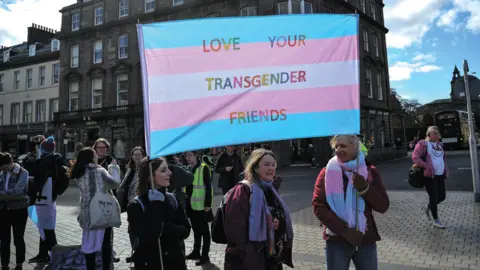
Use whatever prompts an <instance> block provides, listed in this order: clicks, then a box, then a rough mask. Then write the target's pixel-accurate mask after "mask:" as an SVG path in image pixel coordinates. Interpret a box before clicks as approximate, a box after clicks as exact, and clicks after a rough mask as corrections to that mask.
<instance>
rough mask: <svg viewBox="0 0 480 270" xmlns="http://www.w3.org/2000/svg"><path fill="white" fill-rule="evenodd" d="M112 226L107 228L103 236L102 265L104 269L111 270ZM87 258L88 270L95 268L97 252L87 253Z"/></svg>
mask: <svg viewBox="0 0 480 270" xmlns="http://www.w3.org/2000/svg"><path fill="white" fill-rule="evenodd" d="M112 238H113V235H112V228H108V229H105V236H104V237H103V244H102V265H103V268H102V269H103V270H110V265H111V264H112V243H113V241H112ZM85 260H86V262H87V270H95V268H96V267H95V265H96V262H95V253H89V254H85Z"/></svg>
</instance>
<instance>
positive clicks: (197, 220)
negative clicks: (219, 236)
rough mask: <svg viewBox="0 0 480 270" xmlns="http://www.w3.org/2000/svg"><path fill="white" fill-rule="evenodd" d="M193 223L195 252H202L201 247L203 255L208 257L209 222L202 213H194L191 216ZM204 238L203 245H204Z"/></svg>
mask: <svg viewBox="0 0 480 270" xmlns="http://www.w3.org/2000/svg"><path fill="white" fill-rule="evenodd" d="M190 222H191V223H192V230H193V252H196V253H200V248H201V249H202V252H201V256H202V257H205V258H207V257H208V253H209V252H210V241H211V238H210V228H209V227H208V222H207V221H206V220H205V218H203V217H202V215H198V216H197V215H194V216H192V217H191V218H190ZM202 238H203V246H202Z"/></svg>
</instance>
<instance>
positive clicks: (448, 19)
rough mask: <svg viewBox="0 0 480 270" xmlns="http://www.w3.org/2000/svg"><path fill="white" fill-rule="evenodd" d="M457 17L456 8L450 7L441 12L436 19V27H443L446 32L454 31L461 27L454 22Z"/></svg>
mask: <svg viewBox="0 0 480 270" xmlns="http://www.w3.org/2000/svg"><path fill="white" fill-rule="evenodd" d="M457 17H458V10H457V9H455V8H452V9H450V10H447V11H446V12H445V13H443V14H442V15H441V16H440V18H439V19H438V21H437V27H440V28H444V29H445V30H446V31H448V32H455V31H456V30H458V29H459V28H460V27H461V24H460V23H455V20H456V19H457Z"/></svg>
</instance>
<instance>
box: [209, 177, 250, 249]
mask: <svg viewBox="0 0 480 270" xmlns="http://www.w3.org/2000/svg"><path fill="white" fill-rule="evenodd" d="M240 183H241V184H242V185H247V186H248V187H249V188H250V197H251V196H252V191H253V187H252V185H251V184H250V183H248V182H247V181H246V180H242V181H240ZM232 192H233V188H232V189H230V190H229V191H228V192H227V193H226V194H225V195H224V196H223V197H222V201H221V202H220V206H219V207H218V208H217V211H216V212H215V217H214V218H213V221H212V225H211V234H212V241H213V242H215V243H217V244H227V234H226V232H225V208H226V203H227V200H228V198H229V197H230V194H232Z"/></svg>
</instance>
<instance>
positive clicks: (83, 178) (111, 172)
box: [70, 148, 120, 270]
mask: <svg viewBox="0 0 480 270" xmlns="http://www.w3.org/2000/svg"><path fill="white" fill-rule="evenodd" d="M70 177H71V179H74V180H75V182H76V183H77V185H78V187H79V188H80V213H79V214H78V222H79V224H80V227H81V228H82V229H83V233H82V248H81V251H82V252H83V253H84V254H85V259H86V263H87V270H95V252H98V251H102V263H103V269H104V270H109V269H110V266H111V263H112V228H106V229H96V230H92V229H90V202H91V200H92V197H93V196H94V194H95V192H96V191H97V190H96V188H98V191H100V192H102V193H104V194H107V193H109V194H112V191H111V190H112V189H115V188H118V186H119V185H120V168H119V167H118V165H117V164H116V162H115V161H114V162H112V163H111V164H110V165H108V172H107V170H105V169H104V168H103V167H101V166H99V165H98V157H97V154H96V153H95V151H94V150H93V149H92V148H84V149H82V150H80V152H78V156H77V161H76V162H75V165H74V167H73V169H72V171H71V175H70Z"/></svg>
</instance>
